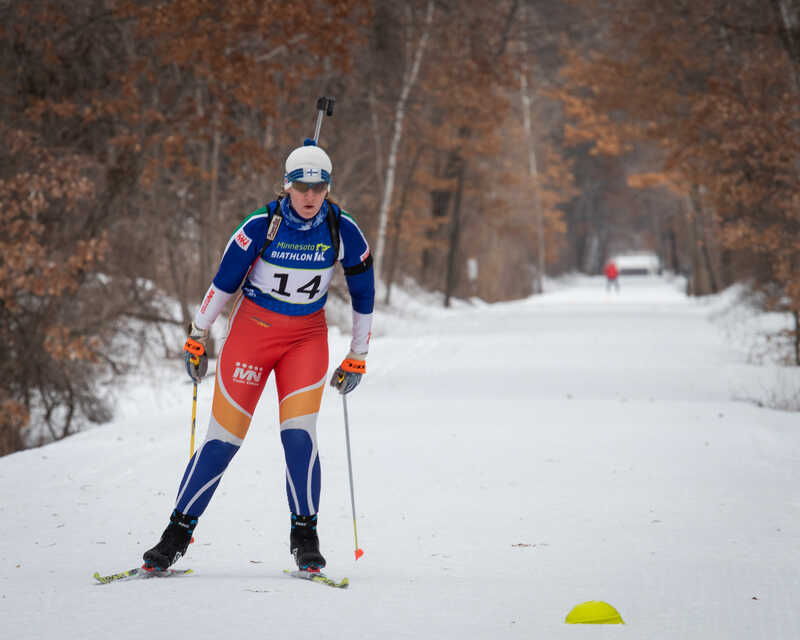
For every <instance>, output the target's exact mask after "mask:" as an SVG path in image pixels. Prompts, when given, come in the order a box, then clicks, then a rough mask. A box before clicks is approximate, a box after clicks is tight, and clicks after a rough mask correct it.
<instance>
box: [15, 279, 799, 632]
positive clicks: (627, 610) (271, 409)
mask: <svg viewBox="0 0 800 640" xmlns="http://www.w3.org/2000/svg"><path fill="white" fill-rule="evenodd" d="M621 284H622V291H621V293H620V294H619V295H616V294H607V293H606V292H605V291H604V282H603V280H602V279H598V278H577V279H575V280H574V281H573V282H572V283H571V285H570V286H567V287H563V288H559V289H558V290H556V291H553V292H550V293H547V294H546V295H543V296H538V297H535V298H531V299H528V300H523V301H519V302H513V303H504V304H496V305H482V304H480V305H475V306H469V305H464V304H462V305H459V306H458V307H457V308H456V309H454V310H444V309H429V310H426V311H424V312H420V313H419V314H417V316H415V317H410V318H409V317H399V316H397V315H395V316H386V317H383V316H382V314H381V313H380V312H379V313H378V314H377V316H376V320H375V323H376V326H378V327H380V325H381V324H382V323H384V327H383V328H382V330H381V331H379V332H378V333H377V334H376V335H378V337H377V338H375V339H374V341H373V344H372V347H371V353H370V358H369V373H368V374H367V376H366V377H365V379H364V382H363V383H362V385H361V387H359V388H358V389H357V390H356V391H355V392H354V393H353V394H352V395H351V396H350V401H349V403H348V409H349V412H350V427H351V439H352V454H353V465H354V475H355V494H356V506H357V509H358V533H359V544H360V546H361V547H363V548H364V550H365V552H366V553H365V555H364V557H363V558H362V559H361V560H359V561H358V562H357V563H356V562H354V560H353V528H352V516H351V512H350V499H349V490H348V481H347V462H346V456H345V448H344V434H343V428H342V407H341V401H340V400H339V398H338V396H336V395H335V394H334V393H332V392H331V391H330V390H328V392H327V393H326V395H325V399H324V402H323V408H322V411H321V414H320V421H319V440H320V450H321V457H322V466H323V496H322V506H321V514H320V527H319V529H320V537H321V542H322V549H323V552H324V553H325V554H326V557H327V559H328V568H329V574H330V575H331V576H332V577H334V578H337V579H339V578H341V577H343V576H348V577H349V578H350V582H351V585H350V588H349V589H348V590H346V591H340V590H335V589H329V588H325V587H323V586H320V585H313V584H309V583H307V582H305V581H299V580H292V579H290V578H287V577H285V576H284V575H282V570H283V569H285V568H290V567H291V558H290V556H289V554H288V534H289V521H288V513H287V507H286V498H285V487H284V467H283V455H282V450H281V447H280V439H279V434H278V426H277V409H276V406H275V405H276V401H275V395H276V394H275V387H274V384H273V382H272V381H270V382H269V383H268V385H267V388H266V390H265V397H263V398H262V402H261V405H260V407H259V409H258V410H257V411H256V414H255V416H254V421H253V425H252V427H251V430H250V433H249V434H248V436H247V439H246V442H245V445H244V447H243V448H242V450H241V451H240V452H239V453H238V454H237V457H236V458H235V459H234V461H233V462H232V463H231V466H230V467H229V469H228V472H227V473H226V475H225V477H224V479H223V481H222V484H221V485H220V488H219V489H218V491H217V493H216V495H215V498H214V500H213V501H212V503H211V505H210V507H209V509H208V511H207V512H206V514H205V515H204V516H203V518H202V519H201V520H200V524H199V526H198V528H197V531H196V533H195V537H196V542H195V544H193V545H192V546H191V547H190V549H189V554H188V557H187V558H186V559H184V560H182V561H181V562H180V563H179V564H178V566H179V567H192V568H193V569H194V571H195V575H193V576H191V577H188V578H185V579H175V578H168V579H153V580H146V581H132V582H125V583H118V584H111V585H95V584H94V581H93V580H92V577H91V576H92V573H93V572H94V571H95V570H99V571H100V572H101V573H103V574H106V573H113V572H116V571H121V570H124V569H128V568H132V567H134V566H137V565H138V564H140V562H141V560H140V559H141V555H142V553H143V551H144V550H145V549H147V548H149V547H150V546H152V544H154V543H155V542H156V541H157V539H158V537H159V535H160V533H161V531H162V529H163V527H164V526H165V524H166V520H167V517H168V515H169V513H170V511H171V509H172V504H173V499H174V495H175V491H176V488H177V484H178V481H179V479H180V476H181V474H182V472H183V467H184V464H185V461H186V458H187V456H188V453H189V452H188V448H189V443H188V433H189V420H190V415H191V386H190V385H187V384H185V382H184V380H183V378H184V376H185V374H184V373H183V370H182V363H180V362H177V363H166V364H164V365H163V367H162V368H161V369H159V370H158V371H155V372H152V373H150V372H148V374H147V376H143V378H142V380H141V381H139V382H138V383H136V384H134V383H131V384H130V385H129V386H128V387H127V388H126V391H125V393H124V394H122V396H121V397H120V402H119V409H118V415H117V418H116V419H115V421H114V422H113V423H112V424H110V425H105V426H103V427H100V428H95V429H93V430H90V431H86V432H84V433H81V434H78V435H76V436H74V437H71V438H69V439H67V440H65V441H62V442H59V443H55V444H52V445H49V446H46V447H42V448H39V449H34V450H29V451H25V452H21V453H18V454H14V455H11V456H7V457H5V458H2V459H0V630H2V631H0V636H2V637H3V638H7V639H13V640H18V639H19V640H22V639H27V638H59V640H65V639H69V638H76V639H77V638H86V637H89V636H90V635H91V636H93V637H110V636H113V637H114V638H115V639H120V640H129V639H130V640H133V639H134V638H135V639H137V640H138V638H141V637H147V638H176V637H186V638H191V639H192V640H195V639H200V638H251V637H265V638H276V639H280V638H295V639H297V638H300V639H303V638H318V637H331V638H353V639H355V638H359V639H360V638H381V639H384V640H385V639H387V638H391V639H395V638H437V639H440V638H460V639H462V638H466V639H472V638H475V639H478V638H481V639H483V638H562V637H563V638H567V637H569V638H575V637H580V638H583V637H589V636H591V637H592V638H616V637H627V638H637V639H638V638H648V639H651V638H702V639H703V640H711V639H720V640H722V639H726V640H729V639H731V638H743V639H745V638H746V639H748V640H749V639H756V638H765V639H767V638H768V639H769V640H778V639H781V638H787V639H789V638H792V639H794V638H798V637H800V623H799V622H798V614H797V611H796V603H797V602H798V601H800V579H799V578H798V572H797V566H798V562H797V561H798V550H800V534H798V523H799V522H800V498H798V486H799V485H800V483H799V482H798V481H799V480H800V477H798V476H799V475H800V474H799V473H798V462H800V446H799V443H800V419H799V418H798V415H797V414H796V413H794V414H793V413H784V412H778V411H770V410H766V409H759V408H757V407H756V406H754V405H751V404H748V403H744V402H737V401H734V400H732V393H731V389H732V388H741V387H742V386H747V385H748V384H756V382H757V380H758V379H759V376H760V375H761V373H762V370H761V369H759V368H758V367H755V366H747V365H745V364H743V363H742V361H741V356H740V354H739V353H738V352H737V351H736V349H735V348H734V347H735V346H734V345H730V344H725V341H724V335H723V332H721V331H720V330H719V328H718V327H715V326H714V324H712V323H711V322H710V321H709V319H708V318H709V315H710V313H711V310H712V309H711V306H710V305H709V304H708V303H706V302H703V301H696V300H689V299H687V298H686V297H684V296H683V295H682V294H681V293H680V292H679V291H678V289H677V288H676V285H674V284H672V283H670V282H669V281H667V280H661V279H657V278H639V279H637V278H623V279H622V280H621ZM348 343H349V340H348V338H347V336H345V335H342V334H341V333H340V332H338V331H336V330H332V331H331V364H332V365H333V364H334V363H336V362H338V361H339V360H340V359H341V358H342V357H343V356H344V355H345V353H346V351H347V348H348ZM212 368H213V366H212ZM212 390H213V384H212V381H210V380H209V381H206V382H204V383H203V384H202V385H201V386H200V396H199V408H198V434H197V441H198V444H199V443H200V442H201V441H202V437H203V435H204V433H205V427H206V422H207V417H208V411H209V409H210V400H211V394H212ZM587 600H605V601H607V602H609V603H611V604H612V605H614V606H615V607H616V608H617V609H618V610H619V611H620V613H621V615H622V617H623V619H624V620H625V622H626V625H625V626H621V625H613V626H611V625H609V626H601V627H597V626H589V627H583V626H573V625H566V624H564V618H565V616H566V614H567V613H568V612H569V610H570V609H571V608H572V607H573V606H574V605H576V604H578V603H581V602H584V601H587Z"/></svg>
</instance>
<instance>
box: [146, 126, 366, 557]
mask: <svg viewBox="0 0 800 640" xmlns="http://www.w3.org/2000/svg"><path fill="white" fill-rule="evenodd" d="M285 168H286V174H285V180H284V191H285V195H284V196H282V197H280V198H279V199H278V200H276V201H273V202H270V203H269V204H268V205H266V206H265V207H262V208H261V209H258V210H257V211H254V212H253V213H252V214H251V215H250V216H249V217H248V218H246V219H245V220H244V222H242V224H241V225H239V227H238V228H237V229H236V230H235V231H234V233H233V236H232V237H231V239H230V240H229V242H228V245H227V246H226V248H225V252H224V254H223V256H222V261H221V263H220V266H219V270H218V271H217V274H216V276H214V280H213V282H212V284H211V287H210V288H209V289H208V292H207V293H206V295H205V298H204V299H203V303H202V305H201V306H200V308H199V310H198V311H197V313H196V315H195V316H194V320H193V322H192V324H191V327H190V329H189V338H188V340H187V342H186V346H185V347H184V350H185V354H184V356H185V359H186V368H187V371H188V373H189V376H190V377H191V378H192V379H193V380H195V381H198V380H200V379H201V378H202V377H203V376H204V375H205V373H206V370H207V368H208V360H207V356H206V353H205V345H206V342H207V340H208V331H209V328H210V327H211V325H212V324H213V323H214V320H215V319H216V318H217V316H218V315H219V313H220V312H221V311H222V309H223V307H224V306H225V304H226V303H227V302H228V301H229V300H230V299H231V298H232V297H233V296H234V295H235V294H236V293H237V292H238V291H239V290H241V294H240V295H239V296H238V297H237V298H236V300H235V302H234V306H233V310H232V313H231V316H230V320H229V325H228V336H227V339H226V340H225V343H224V346H223V348H222V351H221V352H220V354H219V358H218V361H217V372H216V379H215V383H214V400H213V404H212V408H211V416H210V418H209V425H208V433H207V434H206V438H205V441H204V442H203V443H202V445H201V446H200V448H199V449H198V450H197V452H196V453H195V454H194V455H193V456H192V458H191V459H190V460H189V464H188V465H187V467H186V471H185V473H184V474H183V479H182V480H181V482H180V486H179V487H178V496H177V500H176V502H175V508H174V510H173V512H172V514H171V516H170V518H169V525H168V526H167V528H166V529H165V530H164V533H163V534H162V536H161V539H160V541H159V542H158V544H157V545H156V546H154V547H153V548H152V549H149V550H148V551H146V552H145V554H144V563H145V565H144V566H145V568H147V569H159V570H163V569H166V568H168V567H169V566H171V565H172V564H174V563H175V562H177V561H178V559H180V558H181V557H182V556H183V555H184V554H185V553H186V550H187V548H188V546H189V543H190V541H191V539H192V533H193V532H194V529H195V527H196V526H197V521H198V518H199V517H200V516H201V515H202V514H203V512H204V511H205V510H206V507H207V506H208V503H209V501H210V500H211V497H212V496H213V494H214V491H215V490H216V488H217V486H218V485H219V482H220V479H221V478H222V475H223V473H224V472H225V469H226V468H227V466H228V464H229V463H230V461H231V459H232V458H233V456H234V455H235V454H236V452H237V451H238V450H239V447H240V446H241V445H242V442H243V440H244V437H245V435H246V433H247V429H248V428H249V426H250V421H251V419H252V415H253V411H254V410H255V408H256V404H257V403H258V399H259V397H260V396H261V392H262V391H263V389H264V385H265V384H266V382H267V378H268V377H269V374H270V372H272V371H274V372H275V382H276V385H277V388H278V402H279V414H280V433H281V442H282V443H283V449H284V455H285V459H286V492H287V496H288V499H289V509H290V511H291V530H290V551H291V553H292V555H293V556H294V558H295V561H296V562H297V566H298V568H300V569H304V570H318V569H320V568H322V567H324V566H325V558H324V557H323V556H322V554H321V553H320V550H319V538H318V535H317V511H318V509H319V497H320V486H321V469H320V462H319V452H318V450H317V436H316V425H317V414H318V413H319V408H320V404H321V402H322V392H323V389H324V384H325V379H326V377H327V371H328V328H327V324H326V321H325V310H324V307H325V302H326V299H327V293H328V285H329V283H330V281H331V277H332V274H333V268H334V264H335V263H336V262H337V261H338V262H341V264H342V266H343V267H344V273H345V276H346V281H347V287H348V290H349V292H350V298H351V301H352V307H353V338H352V341H351V343H350V352H349V353H348V355H347V357H346V358H345V359H344V361H343V362H342V363H341V365H339V367H338V368H337V369H336V371H335V372H334V374H333V377H332V378H331V386H333V387H335V388H336V389H337V390H338V391H339V392H340V393H342V394H345V393H349V392H350V391H352V390H353V389H354V388H355V387H356V386H357V385H358V383H359V382H360V380H361V376H362V375H363V374H364V373H365V371H366V367H365V360H366V356H367V351H368V346H369V336H370V330H371V325H372V310H373V303H374V299H375V286H374V277H373V270H372V256H371V255H370V250H369V246H368V244H367V241H366V239H365V238H364V234H363V233H362V232H361V230H360V229H359V227H358V225H357V224H356V222H355V220H353V218H352V217H350V215H349V214H347V213H346V212H344V211H342V210H341V209H340V208H339V206H338V205H336V204H334V203H333V202H332V201H330V200H329V199H328V197H327V196H328V191H329V188H330V183H331V170H332V165H331V160H330V158H329V157H328V154H327V153H325V151H323V150H322V149H321V148H319V147H318V146H316V144H315V143H314V142H313V141H312V140H306V143H305V145H304V146H302V147H299V148H297V149H295V150H294V151H292V152H291V153H290V154H289V156H288V157H287V159H286V166H285Z"/></svg>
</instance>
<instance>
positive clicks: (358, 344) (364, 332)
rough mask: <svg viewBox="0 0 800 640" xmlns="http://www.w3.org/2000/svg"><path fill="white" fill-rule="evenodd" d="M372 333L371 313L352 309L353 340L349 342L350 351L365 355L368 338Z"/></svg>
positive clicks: (367, 347) (367, 348) (367, 349)
mask: <svg viewBox="0 0 800 640" xmlns="http://www.w3.org/2000/svg"><path fill="white" fill-rule="evenodd" d="M371 335H372V314H371V313H359V312H358V311H356V310H355V309H354V310H353V340H352V342H350V351H352V352H353V353H358V354H361V355H367V352H368V351H369V338H370V336H371Z"/></svg>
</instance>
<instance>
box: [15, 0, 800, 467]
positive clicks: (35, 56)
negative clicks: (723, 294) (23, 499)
mask: <svg viewBox="0 0 800 640" xmlns="http://www.w3.org/2000/svg"><path fill="white" fill-rule="evenodd" d="M0 17H2V20H0V61H1V63H0V73H1V74H2V78H1V79H0V110H1V111H2V117H0V130H2V137H3V141H4V144H3V146H2V148H0V225H2V231H3V232H2V234H1V235H0V355H2V358H0V375H2V380H3V382H2V384H0V454H3V453H8V452H11V451H15V450H18V449H20V448H23V447H25V446H29V445H34V444H37V442H31V441H30V438H29V436H28V432H29V431H30V426H31V425H32V424H34V423H35V424H37V425H44V426H45V428H46V429H45V433H46V435H47V437H48V438H52V439H58V438H61V437H64V436H66V435H68V434H70V433H73V432H75V431H76V430H78V429H80V427H81V425H83V424H85V423H86V422H103V421H105V420H107V419H108V418H109V417H110V415H111V408H110V406H109V405H108V404H107V401H106V400H104V397H105V396H104V395H103V394H102V393H101V389H100V385H101V383H105V382H107V381H108V380H110V379H113V378H114V377H117V376H120V375H122V374H124V373H125V371H126V370H127V369H128V368H129V367H131V366H132V365H134V364H135V362H132V361H131V356H130V353H129V352H128V351H125V350H120V349H118V348H117V345H118V342H119V340H120V337H121V336H122V337H125V338H127V339H129V340H132V341H134V342H135V341H137V340H138V341H139V342H140V343H141V345H142V348H143V349H144V348H146V346H147V345H146V344H145V340H144V338H143V337H142V326H143V324H146V323H157V324H158V323H160V324H174V325H176V326H177V325H186V324H188V322H189V321H190V319H191V315H192V312H193V310H194V307H195V305H196V304H197V302H198V300H199V299H200V297H201V296H202V294H203V293H204V291H205V289H206V288H207V286H208V283H209V282H210V280H211V278H212V276H213V274H214V271H215V269H216V265H217V260H218V259H219V256H220V253H221V251H222V248H223V247H224V245H225V243H226V242H227V239H228V237H229V235H230V233H231V232H232V230H233V229H234V228H235V227H236V225H237V224H238V223H239V222H240V221H241V220H242V219H243V218H244V217H245V216H246V215H247V214H249V213H250V212H251V211H253V210H254V209H256V208H258V207H259V206H261V205H263V204H264V203H265V202H267V201H268V200H270V199H272V198H273V197H274V196H275V194H276V193H277V192H278V190H279V189H280V186H281V183H282V174H283V161H284V159H285V157H286V155H287V154H288V152H289V151H290V150H291V149H292V148H294V147H296V146H298V145H299V144H301V143H302V140H303V138H305V137H308V136H310V135H311V134H312V133H313V127H314V121H315V118H316V111H315V104H316V99H317V97H318V96H321V95H326V96H334V97H335V98H336V109H335V113H334V116H333V118H331V119H329V120H326V122H325V124H324V126H323V130H322V135H321V140H320V143H321V146H323V148H325V149H326V150H327V151H328V152H329V153H330V155H331V157H332V158H333V165H334V169H333V174H332V175H333V184H332V194H331V196H332V198H333V199H334V200H336V201H337V202H339V203H340V204H341V205H342V206H343V207H344V208H345V209H347V210H348V211H351V212H352V213H353V214H354V215H355V216H356V218H357V219H358V221H359V223H360V224H361V226H362V227H363V228H364V229H365V232H366V234H367V236H368V238H369V240H370V243H371V245H372V248H373V253H374V255H375V266H376V268H377V269H378V270H379V272H378V273H379V275H380V279H381V282H382V283H383V286H382V287H381V288H380V289H379V292H380V300H381V302H385V301H389V299H390V297H391V288H392V285H393V284H395V283H398V282H401V283H402V282H406V281H408V280H413V281H414V282H416V283H417V284H419V285H421V286H423V287H425V288H427V289H430V290H436V291H441V292H443V294H444V295H443V299H444V302H445V304H449V300H450V298H451V297H452V296H456V297H471V296H478V297H480V298H482V299H485V300H488V301H498V300H508V299H514V298H519V297H523V296H527V295H530V294H532V293H536V292H538V291H540V290H541V281H542V277H544V276H545V275H547V276H554V275H558V274H561V273H565V272H570V271H584V272H587V273H598V272H599V271H600V270H601V269H602V266H603V263H604V261H605V260H606V259H607V258H608V257H609V256H611V255H613V254H614V253H617V252H621V251H625V250H630V249H649V250H653V251H655V252H656V253H658V254H659V255H660V256H661V258H662V261H663V263H664V265H665V267H666V268H668V269H669V270H671V271H673V272H675V273H680V274H683V275H685V276H686V277H687V282H688V288H689V293H691V294H693V295H704V294H707V293H713V292H717V291H719V290H721V289H722V288H724V287H726V286H728V285H730V284H732V283H734V282H744V283H747V284H748V286H749V287H750V290H751V291H752V292H753V296H754V299H755V300H756V301H757V302H758V304H760V305H761V306H762V307H763V308H765V309H769V310H776V311H781V312H785V313H788V314H792V316H793V318H794V320H795V325H794V327H795V329H794V331H793V332H791V336H789V338H791V339H793V340H794V342H793V344H794V351H793V355H792V360H793V361H794V363H795V364H800V332H799V331H798V326H799V325H800V188H799V187H800V118H799V117H798V116H800V107H799V106H798V105H800V99H798V98H800V0H767V1H765V0H736V1H734V2H723V1H722V0H695V1H692V2H689V1H688V0H687V1H683V0H675V1H672V2H668V3H656V5H653V3H646V2H645V1H644V0H614V1H611V0H500V1H498V2H496V3H492V5H491V7H490V8H487V5H486V3H483V2H477V1H473V0H462V1H458V2H451V1H448V0H412V1H409V2H404V3H395V2H389V1H388V0H330V1H323V0H316V1H310V2H306V3H302V4H301V5H298V4H295V3H287V2H280V1H276V0H237V1H236V2H216V1H212V0H160V1H155V0H154V1H146V0H142V1H134V0H81V1H77V2H64V1H47V0H31V1H27V2H21V1H11V0H0ZM332 293H333V295H344V293H343V291H342V290H341V285H340V286H339V288H338V289H334V291H332ZM175 301H177V303H178V305H177V306H178V308H179V312H177V313H176V310H175V309H176V307H175V304H174V302H175ZM149 346H150V347H151V348H152V347H155V348H160V349H162V350H163V351H164V352H165V353H167V354H168V353H170V351H171V353H173V354H175V353H176V352H177V349H178V348H179V345H166V344H161V345H152V344H150V345H149Z"/></svg>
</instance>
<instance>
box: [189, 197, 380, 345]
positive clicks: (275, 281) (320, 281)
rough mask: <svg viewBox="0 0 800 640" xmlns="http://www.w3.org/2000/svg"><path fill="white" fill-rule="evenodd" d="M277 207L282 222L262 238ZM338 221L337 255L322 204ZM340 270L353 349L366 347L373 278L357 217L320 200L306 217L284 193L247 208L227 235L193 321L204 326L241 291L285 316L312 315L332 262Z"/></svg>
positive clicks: (319, 303) (324, 296)
mask: <svg viewBox="0 0 800 640" xmlns="http://www.w3.org/2000/svg"><path fill="white" fill-rule="evenodd" d="M276 207H280V213H281V216H282V217H283V221H282V223H281V225H280V227H279V228H278V232H277V235H276V236H275V238H274V239H273V240H272V242H271V243H270V244H269V246H268V247H267V249H266V251H264V252H263V255H262V250H263V248H264V245H265V244H266V242H267V227H268V225H269V222H270V219H271V217H272V216H270V213H269V212H270V211H273V210H275V209H276ZM329 207H333V210H334V212H335V213H337V214H338V218H339V238H340V240H339V243H338V244H339V255H338V256H334V255H333V250H332V249H333V246H334V244H335V243H334V242H332V240H331V230H330V227H329V225H328V224H327V216H328V208H329ZM337 260H338V261H339V262H341V263H342V266H343V267H344V270H345V277H346V281H347V288H348V290H349V292H350V298H351V301H352V305H353V340H352V343H351V350H352V351H353V352H355V353H359V354H365V353H367V350H368V341H369V334H370V330H371V326H372V311H373V306H374V302H375V281H374V274H373V270H372V266H371V262H372V261H371V258H370V251H369V245H368V244H367V240H366V238H365V237H364V234H363V233H362V232H361V229H359V227H358V224H356V221H355V220H353V218H352V217H350V215H349V214H347V213H346V212H345V211H342V210H341V209H339V207H338V206H337V205H334V204H333V203H331V202H329V201H328V200H325V201H324V202H323V205H322V208H321V209H320V210H319V212H318V213H317V215H316V216H314V217H313V218H312V219H310V220H304V219H303V218H301V217H300V216H299V215H298V214H297V212H295V211H294V209H293V208H292V207H291V204H290V201H289V198H282V199H281V200H280V201H276V202H271V203H269V204H268V205H266V206H264V207H261V208H260V209H257V210H256V211H254V212H253V213H251V214H250V215H249V216H248V217H247V218H246V219H245V220H244V221H243V222H242V223H241V224H240V225H239V226H238V227H237V228H236V230H235V231H234V232H233V235H232V236H231V239H230V240H229V241H228V244H227V246H226V247H225V251H224V253H223V255H222V261H221V262H220V265H219V269H218V271H217V274H216V275H215V276H214V280H213V283H212V284H211V287H210V288H209V290H208V292H207V293H206V296H205V298H204V299H203V304H202V305H201V306H200V309H199V310H198V312H197V314H196V315H195V318H194V323H195V326H197V327H198V328H200V329H208V328H209V327H210V326H211V325H212V324H213V322H214V320H216V318H217V316H218V315H219V313H220V312H221V311H222V308H223V307H224V306H225V304H226V303H227V302H228V300H229V299H230V298H231V296H233V294H235V293H236V292H237V291H238V290H239V289H241V290H242V293H243V294H244V296H245V297H247V298H249V299H250V300H252V301H253V302H255V303H256V304H258V305H259V306H262V307H264V308H265V309H269V310H271V311H275V312H277V313H281V314H284V315H289V316H301V315H308V314H311V313H314V312H315V311H318V310H320V309H322V308H323V307H324V306H325V302H326V301H327V298H328V286H329V285H330V281H331V278H332V277H333V267H334V264H335V263H336V261H337Z"/></svg>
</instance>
